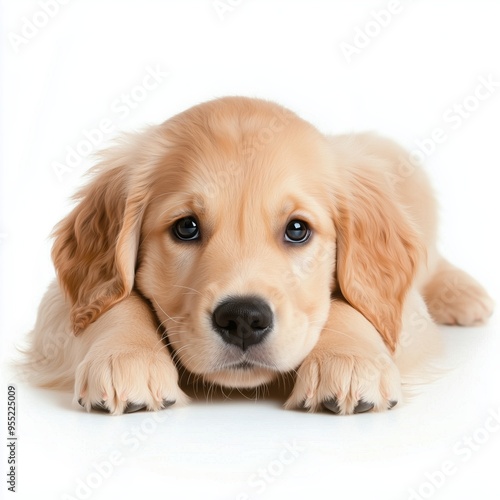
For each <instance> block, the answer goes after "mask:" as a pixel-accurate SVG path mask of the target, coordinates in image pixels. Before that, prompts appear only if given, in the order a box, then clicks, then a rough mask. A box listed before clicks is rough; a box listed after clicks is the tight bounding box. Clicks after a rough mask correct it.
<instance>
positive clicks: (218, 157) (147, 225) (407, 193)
mask: <svg viewBox="0 0 500 500" xmlns="http://www.w3.org/2000/svg"><path fill="white" fill-rule="evenodd" d="M77 202H78V203H77V205H76V207H75V209H74V210H73V211H72V212H71V213H70V214H69V215H68V216H67V217H66V218H65V219H64V220H63V221H62V222H61V223H60V224H59V225H58V226H57V227H56V229H55V232H54V236H55V243H54V248H53V260H54V264H55V268H56V270H57V274H58V281H57V282H55V283H53V284H52V285H51V287H50V288H49V290H48V292H47V294H46V296H45V298H44V299H43V301H42V304H41V306H40V310H39V315H38V320H37V323H36V325H35V329H34V331H33V332H32V336H31V346H30V350H29V365H30V367H31V370H32V371H33V372H34V373H35V378H36V380H37V382H38V383H40V384H42V385H45V386H50V387H74V391H75V397H76V398H77V399H79V400H80V402H81V404H82V405H83V406H85V408H87V409H90V408H91V407H93V406H96V405H97V406H98V405H100V404H101V405H103V406H104V407H105V408H106V409H107V410H109V411H110V412H111V413H114V414H119V413H122V412H123V411H126V410H127V408H130V404H133V405H135V406H136V407H139V406H146V407H147V408H148V409H150V410H157V409H160V408H162V407H163V406H166V405H167V404H168V403H170V402H172V401H176V403H177V404H180V403H182V402H185V401H186V400H187V397H186V396H185V395H184V393H183V392H182V390H181V389H180V388H179V385H178V373H177V369H176V364H177V365H178V366H179V365H182V366H183V367H184V368H185V369H186V370H188V371H189V372H190V373H192V374H195V375H199V376H201V377H202V378H203V380H205V381H208V382H211V383H216V384H220V385H223V386H228V387H238V388H240V387H241V388H243V387H256V386H259V385H261V384H266V383H268V382H270V381H272V380H273V379H275V378H276V377H277V376H278V375H279V374H282V373H289V372H290V373H292V374H295V386H294V388H293V391H292V393H291V395H290V396H289V399H288V401H287V403H286V406H287V407H289V408H292V407H297V406H304V407H306V408H308V409H310V410H318V409H320V408H322V407H324V406H325V407H327V408H329V409H330V410H332V408H333V410H332V411H335V412H336V413H342V414H347V413H353V412H356V411H358V410H359V411H361V410H360V408H361V407H360V406H358V405H359V403H360V402H364V403H366V404H367V406H368V407H370V408H371V407H372V406H373V407H374V409H375V410H384V409H387V408H389V407H391V406H392V405H393V404H394V403H395V402H396V401H400V400H401V381H400V377H401V372H402V371H403V372H405V370H409V369H411V368H412V367H415V366H417V365H418V363H419V362H420V361H422V360H425V357H426V355H427V354H426V352H427V351H430V350H431V349H430V346H431V345H432V344H433V339H434V338H436V336H437V333H436V329H435V325H434V321H433V320H432V319H431V316H432V317H433V318H434V319H435V320H437V321H440V322H446V323H456V324H464V325H471V324H475V323H480V322H482V321H484V320H485V319H486V318H487V317H488V316H489V315H490V314H491V312H492V303H491V299H489V297H488V295H487V294H486V292H485V291H484V290H483V288H482V287H481V286H480V285H479V284H478V283H477V282H475V281H474V280H473V278H471V277H470V276H469V275H467V274H466V273H464V272H463V271H461V270H459V269H457V268H455V267H453V266H452V265H451V264H449V263H448V262H447V261H446V260H444V259H443V258H442V257H441V256H440V255H439V254H438V252H437V250H436V226H437V223H436V206H435V200H434V197H433V194H432V191H431V188H430V186H429V184H428V181H427V178H426V176H425V174H424V172H423V171H422V170H421V169H420V168H418V167H416V166H414V165H413V164H412V163H411V162H410V161H409V159H408V155H407V153H406V152H405V151H404V150H403V149H401V148H400V147H399V146H397V145H396V144H394V143H393V142H391V141H389V140H387V139H384V138H380V137H377V136H375V135H372V134H358V135H346V136H337V137H327V136H324V135H322V134H321V133H319V132H318V131H317V130H316V129H315V128H314V127H313V126H312V125H310V124H308V123H306V122H305V121H303V120H301V119H300V118H299V117H297V116H296V115H294V114H293V113H291V112H290V111H288V110H286V109H284V108H282V107H280V106H278V105H277V104H274V103H270V102H265V101H261V100H256V99H248V98H236V97H234V98H232V97H231V98H224V99H219V100H215V101H211V102H208V103H204V104H201V105H199V106H195V107H193V108H191V109H189V110H187V111H185V112H183V113H181V114H179V115H177V116H175V117H173V118H172V119H170V120H168V121H166V122H165V123H163V124H162V125H159V126H156V127H152V128H150V129H148V130H147V131H145V132H143V133H141V134H138V135H136V136H127V137H125V138H124V139H123V141H122V142H121V143H120V144H118V145H117V146H115V147H113V148H111V149H110V150H108V151H106V152H104V153H103V157H102V160H101V162H100V163H99V164H98V165H97V167H96V171H95V174H94V177H93V178H92V180H91V182H90V183H89V184H88V185H87V186H86V187H85V188H83V189H82V190H81V191H80V193H79V194H78V196H77ZM186 216H195V217H196V220H197V222H198V224H199V226H200V228H201V229H200V230H201V240H200V241H196V242H181V241H178V240H176V239H175V238H174V237H173V235H172V229H171V228H172V225H173V224H174V223H175V222H176V221H178V220H179V219H180V218H182V217H186ZM291 220H300V221H304V222H305V223H306V224H307V225H308V227H309V228H310V230H311V236H310V238H309V240H307V241H306V242H305V243H303V244H293V245H290V244H289V243H287V242H285V241H284V238H283V235H284V231H285V227H286V226H287V223H288V222H289V221H291ZM240 296H258V297H259V298H261V299H262V300H263V301H265V303H266V304H268V305H269V307H270V309H271V311H272V315H273V325H272V331H271V332H270V333H269V335H267V337H266V339H265V341H263V342H261V343H258V344H256V345H253V346H251V348H249V349H247V350H245V351H243V350H242V349H239V348H238V347H237V346H235V345H230V344H227V343H225V342H224V341H223V340H222V339H221V337H220V336H219V335H217V334H216V333H215V332H214V329H213V327H212V324H211V321H210V318H211V316H212V314H213V312H214V309H215V308H216V307H217V305H218V304H220V303H221V301H223V300H224V299H226V298H228V297H240ZM162 332H166V337H167V339H166V343H168V346H169V347H170V349H171V352H169V350H168V349H167V347H166V345H165V344H164V343H163V342H162V339H161V336H162ZM242 361H245V363H246V367H245V368H244V369H242V368H241V366H240V367H238V366H237V365H238V364H241V362H242ZM332 401H333V403H332ZM127 405H129V406H127Z"/></svg>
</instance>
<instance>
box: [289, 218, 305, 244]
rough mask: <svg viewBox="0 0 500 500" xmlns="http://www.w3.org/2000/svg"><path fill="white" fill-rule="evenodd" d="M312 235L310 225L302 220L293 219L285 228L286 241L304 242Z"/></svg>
mask: <svg viewBox="0 0 500 500" xmlns="http://www.w3.org/2000/svg"><path fill="white" fill-rule="evenodd" d="M309 236H311V230H310V229H309V226H308V225H307V224H306V223H305V222H304V221H302V220H291V221H290V222H289V223H288V224H287V226H286V230H285V241H287V242H289V243H304V242H305V241H307V240H308V239H309Z"/></svg>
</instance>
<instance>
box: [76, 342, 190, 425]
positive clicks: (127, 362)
mask: <svg viewBox="0 0 500 500" xmlns="http://www.w3.org/2000/svg"><path fill="white" fill-rule="evenodd" d="M103 353H104V354H103ZM177 382H178V374H177V370H176V369H175V366H174V364H173V362H172V359H171V358H170V356H169V354H168V353H167V352H166V351H165V349H161V350H153V349H148V348H143V349H140V348H137V349H135V350H134V349H130V350H123V349H120V350H117V349H116V348H115V349H108V350H106V349H103V348H100V349H98V350H97V349H94V350H91V351H90V352H89V353H88V354H87V356H86V357H85V359H84V360H83V361H82V363H80V365H79V366H78V369H77V372H76V381H75V397H76V399H77V400H78V402H79V404H80V405H81V406H83V407H84V408H85V409H86V410H87V411H90V410H91V409H94V410H102V411H106V412H109V413H111V414H113V415H120V414H122V413H132V412H135V411H138V410H142V409H147V410H152V411H156V410H161V409H163V408H166V407H168V406H171V405H173V404H174V403H176V404H182V403H185V402H187V400H188V397H187V396H186V395H185V394H184V393H183V392H182V391H181V389H180V388H179V386H178V383H177Z"/></svg>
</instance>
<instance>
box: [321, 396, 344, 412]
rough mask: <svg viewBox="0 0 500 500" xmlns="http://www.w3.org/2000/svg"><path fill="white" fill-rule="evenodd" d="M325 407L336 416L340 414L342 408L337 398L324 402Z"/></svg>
mask: <svg viewBox="0 0 500 500" xmlns="http://www.w3.org/2000/svg"><path fill="white" fill-rule="evenodd" d="M323 407H324V408H326V409H327V410H329V411H331V412H332V413H335V414H336V415H338V414H339V413H340V408H339V403H338V401H337V398H333V399H326V400H325V401H323Z"/></svg>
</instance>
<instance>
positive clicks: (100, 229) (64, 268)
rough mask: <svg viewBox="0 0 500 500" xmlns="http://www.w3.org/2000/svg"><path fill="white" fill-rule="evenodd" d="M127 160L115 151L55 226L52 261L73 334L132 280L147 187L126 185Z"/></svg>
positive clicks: (123, 292) (125, 290)
mask: <svg viewBox="0 0 500 500" xmlns="http://www.w3.org/2000/svg"><path fill="white" fill-rule="evenodd" d="M130 161H131V159H130V158H127V157H126V154H123V152H120V150H119V149H118V148H117V149H114V150H110V151H109V152H108V153H107V157H106V158H105V159H104V160H103V161H102V162H101V163H100V164H99V165H97V167H96V168H97V169H98V171H99V172H100V173H99V174H98V175H97V176H96V177H95V178H94V179H93V180H92V181H91V183H90V184H89V185H88V186H86V187H85V188H83V189H82V190H81V191H80V192H79V193H78V194H77V196H76V199H77V200H79V203H78V205H77V206H76V207H75V208H74V210H73V211H72V212H71V213H70V214H69V215H68V216H67V217H66V218H65V219H63V220H62V221H61V222H60V223H59V224H58V225H57V226H56V228H55V229H54V233H53V235H54V236H55V242H54V246H53V249H52V259H53V261H54V264H55V268H56V271H57V274H58V278H59V281H60V283H61V285H62V287H63V289H64V290H65V291H66V293H67V294H68V295H69V298H70V299H71V303H72V308H71V321H72V323H73V326H74V332H75V334H78V333H80V332H81V331H83V330H84V329H85V328H86V327H87V326H88V325H89V324H90V323H92V322H93V321H95V320H96V319H97V318H98V317H99V315H100V314H102V313H103V312H105V311H106V310H108V309H109V308H110V307H112V306H113V305H114V304H116V303H117V302H119V301H120V300H122V299H124V298H125V297H127V296H128V295H129V294H130V292H131V290H132V287H133V284H134V273H135V262H136V256H137V248H138V245H139V236H140V227H141V220H142V213H143V210H144V206H145V202H146V197H147V191H146V190H145V189H144V188H142V189H140V188H131V187H130V186H131V185H134V182H131V179H130V168H129V167H128V165H127V162H130Z"/></svg>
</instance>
